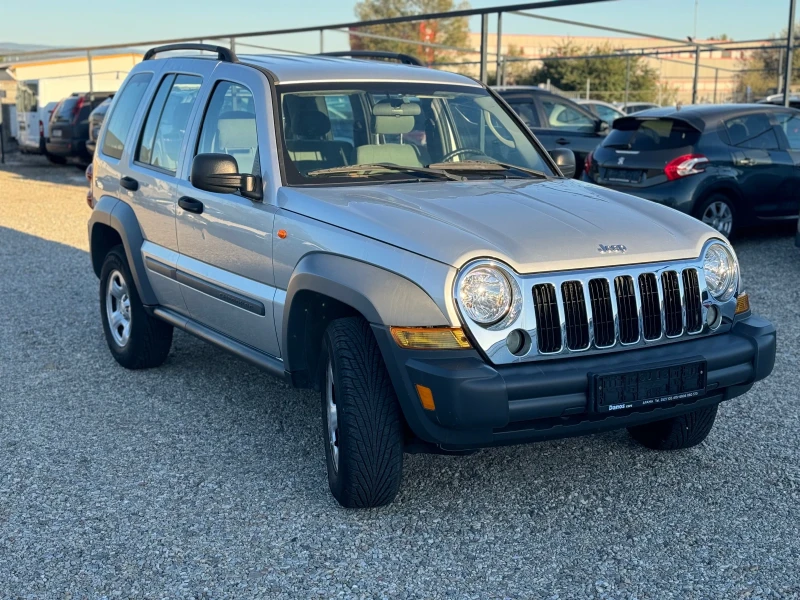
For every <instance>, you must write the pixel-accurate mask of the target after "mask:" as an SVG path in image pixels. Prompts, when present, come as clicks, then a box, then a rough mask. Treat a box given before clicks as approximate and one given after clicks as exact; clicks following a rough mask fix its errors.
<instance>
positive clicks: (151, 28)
mask: <svg viewBox="0 0 800 600" xmlns="http://www.w3.org/2000/svg"><path fill="white" fill-rule="evenodd" d="M520 1H521V0H499V1H498V0H472V1H471V5H472V6H473V7H488V6H501V5H504V4H511V3H513V2H520ZM0 3H1V4H2V7H0V42H15V43H29V44H47V45H56V46H78V45H98V44H110V43H120V42H137V41H143V40H152V39H159V38H161V39H163V38H170V37H184V36H194V35H198V36H200V35H202V34H221V33H232V32H239V31H253V30H268V29H278V28H285V27H298V26H307V25H321V24H325V23H336V22H343V21H349V20H352V19H354V12H353V8H354V6H355V1H354V0H281V1H276V0H228V1H226V2H219V1H218V0H217V1H213V2H212V1H209V0H135V1H131V0H126V1H119V0H82V1H81V2H78V3H75V2H64V0H37V1H36V2H34V3H31V4H27V3H26V2H22V1H19V0H8V1H7V2H6V1H2V2H0ZM694 3H695V0H613V1H610V2H605V3H600V4H595V5H587V6H579V7H568V8H555V9H548V10H543V11H541V12H540V14H543V15H548V16H553V17H561V18H565V19H572V20H579V21H588V22H591V23H595V24H600V25H609V26H613V27H620V28H624V29H634V30H641V31H645V32H648V33H652V34H659V35H665V36H671V37H679V38H683V37H685V36H686V35H691V34H692V29H693V19H694ZM788 12H789V0H759V1H758V2H754V1H753V0H749V1H748V0H699V12H698V14H699V18H698V37H701V38H703V37H709V36H713V35H719V34H722V33H727V34H728V35H729V36H731V37H733V38H734V39H753V38H761V37H767V36H769V35H771V34H777V33H779V32H780V31H781V30H782V29H784V28H785V27H786V24H787V20H788ZM493 22H494V20H493V19H492V25H491V26H492V27H493ZM472 28H473V30H477V29H478V28H479V23H478V22H477V20H473V22H472ZM503 30H504V31H505V32H509V33H541V34H545V33H552V34H560V35H573V36H577V35H592V31H591V30H587V29H584V28H579V27H574V26H568V25H557V24H553V23H547V22H544V21H535V20H533V19H526V18H524V17H518V16H513V15H508V16H506V17H505V19H504V24H503ZM594 35H597V34H596V33H595V34H594ZM259 43H261V44H265V45H271V46H276V47H280V48H288V49H294V50H306V51H316V50H317V49H318V44H319V36H318V35H317V34H303V35H294V36H280V37H278V36H273V37H270V38H261V39H260V40H259ZM346 45H347V36H346V35H343V34H338V33H335V32H330V33H327V34H326V48H325V49H326V50H336V49H342V48H345V47H346Z"/></svg>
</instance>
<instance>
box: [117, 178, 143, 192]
mask: <svg viewBox="0 0 800 600" xmlns="http://www.w3.org/2000/svg"><path fill="white" fill-rule="evenodd" d="M119 184H120V185H121V186H122V187H124V188H125V189H126V190H130V191H132V192H135V191H136V190H138V189H139V182H138V181H136V180H135V179H134V178H133V177H127V176H126V177H120V179H119Z"/></svg>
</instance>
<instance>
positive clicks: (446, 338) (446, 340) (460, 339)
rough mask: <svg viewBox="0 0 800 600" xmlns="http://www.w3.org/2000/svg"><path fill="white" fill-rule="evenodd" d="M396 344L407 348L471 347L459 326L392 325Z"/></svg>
mask: <svg viewBox="0 0 800 600" xmlns="http://www.w3.org/2000/svg"><path fill="white" fill-rule="evenodd" d="M391 331H392V337H393V338H394V341H395V342H397V345H398V346H400V347H401V348H406V349H408V350H462V349H464V348H471V347H472V344H470V343H469V340H468V339H467V336H466V335H465V334H464V330H463V329H461V328H460V327H454V328H451V327H392V328H391Z"/></svg>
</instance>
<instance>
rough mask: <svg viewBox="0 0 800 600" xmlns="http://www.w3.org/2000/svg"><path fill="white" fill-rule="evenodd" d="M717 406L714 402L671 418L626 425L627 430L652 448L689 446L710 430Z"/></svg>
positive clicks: (715, 416) (672, 448)
mask: <svg viewBox="0 0 800 600" xmlns="http://www.w3.org/2000/svg"><path fill="white" fill-rule="evenodd" d="M718 406H719V405H717V404H715V405H714V406H708V407H706V408H699V409H697V410H693V411H692V412H690V413H686V414H684V415H680V416H677V417H673V418H671V419H665V420H663V421H656V422H655V423H647V424H646V425H637V426H636V427H628V432H629V433H630V434H631V437H632V438H633V439H635V440H636V441H637V442H639V443H640V444H642V445H643V446H646V447H647V448H651V449H653V450H680V449H682V448H691V447H692V446H696V445H697V444H699V443H700V442H702V441H703V440H704V439H706V436H708V434H709V433H710V432H711V428H712V427H714V421H715V420H716V418H717V407H718Z"/></svg>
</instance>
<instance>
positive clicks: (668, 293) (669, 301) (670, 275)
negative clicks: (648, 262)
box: [661, 271, 683, 337]
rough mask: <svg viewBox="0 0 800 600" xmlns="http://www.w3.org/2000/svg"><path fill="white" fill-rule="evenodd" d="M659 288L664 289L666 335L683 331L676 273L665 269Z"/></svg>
mask: <svg viewBox="0 0 800 600" xmlns="http://www.w3.org/2000/svg"><path fill="white" fill-rule="evenodd" d="M661 288H662V289H663V290H664V327H665V333H666V334H667V337H676V336H678V335H680V334H681V333H683V301H682V299H681V286H680V284H679V283H678V274H677V273H676V272H675V271H665V272H664V273H662V274H661Z"/></svg>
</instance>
